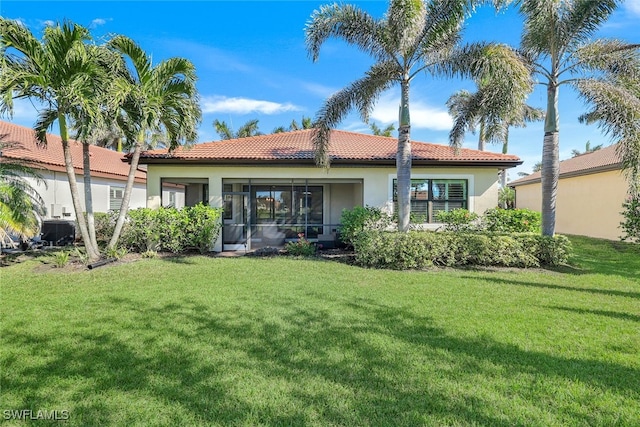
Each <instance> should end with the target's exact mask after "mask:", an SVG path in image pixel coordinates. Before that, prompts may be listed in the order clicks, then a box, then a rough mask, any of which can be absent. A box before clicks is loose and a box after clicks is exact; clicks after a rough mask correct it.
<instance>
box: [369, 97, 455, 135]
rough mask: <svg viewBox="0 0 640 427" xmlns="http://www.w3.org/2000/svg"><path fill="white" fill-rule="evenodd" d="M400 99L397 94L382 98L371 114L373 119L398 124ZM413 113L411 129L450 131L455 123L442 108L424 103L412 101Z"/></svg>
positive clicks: (411, 108)
mask: <svg viewBox="0 0 640 427" xmlns="http://www.w3.org/2000/svg"><path fill="white" fill-rule="evenodd" d="M399 105H400V97H399V96H398V95H395V94H390V95H383V96H382V97H380V99H379V100H378V102H377V103H376V106H375V108H374V110H373V112H372V113H371V119H372V120H373V121H376V122H381V123H383V124H390V123H395V124H396V126H397V123H398V106H399ZM409 111H410V113H411V127H412V128H418V129H430V130H450V129H451V127H452V126H453V121H452V120H451V116H449V113H448V112H447V111H446V110H444V109H440V108H436V107H432V106H430V105H428V104H426V103H424V102H422V101H412V102H411V103H410V104H409Z"/></svg>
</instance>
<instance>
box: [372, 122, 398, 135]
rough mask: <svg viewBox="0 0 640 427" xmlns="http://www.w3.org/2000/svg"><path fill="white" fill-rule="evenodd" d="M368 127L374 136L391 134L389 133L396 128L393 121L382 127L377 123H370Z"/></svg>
mask: <svg viewBox="0 0 640 427" xmlns="http://www.w3.org/2000/svg"><path fill="white" fill-rule="evenodd" d="M369 129H371V133H373V134H374V135H376V136H391V133H392V132H393V131H394V130H396V127H395V125H394V124H393V123H391V124H390V125H388V126H387V127H386V128H384V129H382V128H380V127H379V126H378V125H377V124H375V123H371V124H370V125H369Z"/></svg>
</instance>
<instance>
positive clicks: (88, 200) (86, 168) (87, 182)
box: [82, 143, 100, 252]
mask: <svg viewBox="0 0 640 427" xmlns="http://www.w3.org/2000/svg"><path fill="white" fill-rule="evenodd" d="M90 156H91V153H90V151H89V144H86V143H83V144H82V174H83V178H84V206H85V209H86V210H87V229H88V231H89V239H90V241H91V245H93V249H94V250H95V251H96V252H100V249H99V248H98V241H97V240H96V223H95V220H94V217H93V197H92V194H91V158H90Z"/></svg>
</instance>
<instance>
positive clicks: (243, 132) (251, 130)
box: [213, 119, 262, 140]
mask: <svg viewBox="0 0 640 427" xmlns="http://www.w3.org/2000/svg"><path fill="white" fill-rule="evenodd" d="M258 121H259V120H258V119H253V120H249V121H247V122H246V123H245V124H243V125H242V126H240V127H239V128H238V131H237V132H234V131H233V129H231V127H229V125H228V124H227V123H226V122H224V121H220V120H218V119H216V120H214V121H213V127H214V128H216V132H218V135H220V138H221V139H223V140H224V139H237V138H248V137H250V136H258V135H262V132H260V131H259V130H258Z"/></svg>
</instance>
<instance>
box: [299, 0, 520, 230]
mask: <svg viewBox="0 0 640 427" xmlns="http://www.w3.org/2000/svg"><path fill="white" fill-rule="evenodd" d="M469 3H473V2H469V1H466V0H429V1H426V2H423V1H413V0H391V2H390V4H389V8H388V10H387V13H386V15H385V16H384V17H383V18H381V19H375V18H374V17H372V16H371V15H369V14H368V13H367V12H365V11H363V10H361V9H359V8H357V7H355V6H353V5H340V4H333V5H326V6H322V7H321V8H320V9H319V10H316V11H315V12H313V14H312V15H311V18H310V19H309V21H308V22H307V25H306V28H305V32H306V44H307V51H308V52H309V54H310V56H311V58H312V59H313V60H314V61H316V60H317V59H318V56H319V53H320V47H321V46H322V44H323V43H324V42H325V41H326V40H328V39H329V38H332V37H335V38H338V39H342V40H344V41H346V42H347V43H349V44H352V45H354V46H356V47H357V48H359V49H360V50H361V51H363V52H365V53H367V54H368V55H369V56H371V57H372V58H373V60H374V64H373V65H372V66H371V67H370V68H369V70H368V71H367V72H366V73H365V76H364V77H362V78H360V79H359V80H356V81H354V82H353V83H351V84H350V85H349V86H347V87H345V88H343V89H342V90H340V91H338V92H337V93H335V94H334V95H332V96H331V97H329V98H328V99H327V100H326V101H325V103H324V105H323V106H322V107H321V108H320V110H319V112H318V113H317V117H316V120H315V126H316V132H315V135H314V147H315V151H316V163H317V164H318V165H319V166H322V167H329V165H330V159H329V156H328V154H327V153H328V150H329V145H330V133H331V129H332V128H333V127H335V126H336V125H337V124H338V123H339V122H340V121H341V120H342V118H343V117H344V116H345V115H346V114H347V113H348V112H349V111H350V110H351V109H354V108H355V109H357V110H358V112H359V113H360V116H361V118H362V120H363V121H364V122H367V121H368V118H369V113H370V112H371V110H372V108H373V105H374V104H375V102H376V100H377V99H378V97H379V95H380V94H381V93H382V92H384V91H386V90H387V89H390V88H391V87H393V86H395V85H399V86H400V92H401V99H400V114H399V126H398V150H397V155H396V168H397V194H398V218H399V220H398V229H399V230H400V231H407V230H408V229H409V215H410V184H411V136H410V133H411V120H410V114H409V94H410V84H411V82H412V80H413V79H414V78H415V77H416V76H417V75H420V74H422V73H425V74H430V75H432V76H453V75H457V76H464V77H468V76H473V77H475V78H476V79H482V78H486V77H487V76H489V75H492V74H501V75H502V76H503V79H501V80H500V82H502V83H504V84H505V85H504V86H500V87H498V86H497V85H496V86H492V87H491V88H489V90H495V92H494V93H493V94H492V95H493V96H491V97H488V98H487V102H489V103H490V104H491V105H492V107H493V109H492V111H504V110H508V109H509V108H510V107H511V106H512V105H513V103H514V101H517V102H520V100H521V99H523V98H524V97H525V96H526V94H528V93H529V91H530V88H531V83H530V80H529V75H528V71H527V68H526V66H524V65H523V64H522V63H521V62H519V61H518V60H517V55H516V54H515V52H513V51H512V50H511V49H510V48H508V47H507V46H503V45H495V44H486V43H478V44H473V45H468V46H464V47H461V46H460V45H459V40H460V38H461V32H462V28H463V21H464V18H465V15H466V13H467V12H468V10H467V6H468V4H469Z"/></svg>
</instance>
